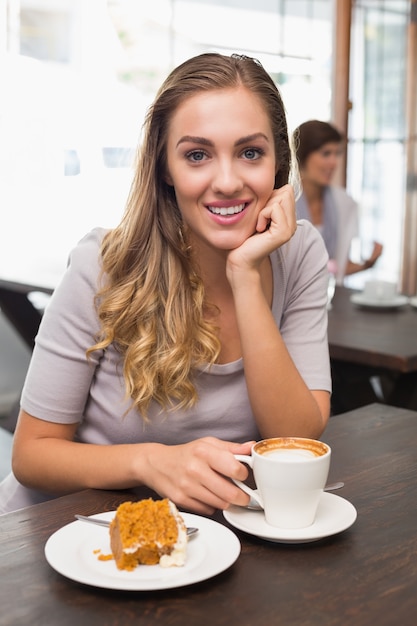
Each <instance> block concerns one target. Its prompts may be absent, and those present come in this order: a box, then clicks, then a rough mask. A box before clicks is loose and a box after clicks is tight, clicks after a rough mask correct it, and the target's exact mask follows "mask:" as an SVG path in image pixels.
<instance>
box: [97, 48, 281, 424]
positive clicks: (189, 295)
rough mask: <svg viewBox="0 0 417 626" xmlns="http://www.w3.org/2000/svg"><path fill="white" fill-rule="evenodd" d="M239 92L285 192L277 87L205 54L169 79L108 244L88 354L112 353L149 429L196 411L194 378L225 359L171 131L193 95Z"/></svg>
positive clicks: (253, 68)
mask: <svg viewBox="0 0 417 626" xmlns="http://www.w3.org/2000/svg"><path fill="white" fill-rule="evenodd" d="M241 85H242V86H244V87H246V88H247V89H249V90H250V91H251V92H252V93H254V94H256V95H257V96H258V97H259V98H260V99H261V101H262V102H263V104H264V106H265V110H266V111H267V113H268V115H269V118H270V121H271V127H272V131H273V134H274V139H275V154H276V160H277V164H278V165H277V173H276V178H275V188H278V187H281V186H282V185H284V184H285V183H287V182H288V179H289V174H290V169H291V160H292V159H291V148H290V145H289V139H288V131H287V122H286V116H285V109H284V105H283V102H282V100H281V96H280V94H279V92H278V89H277V87H276V85H275V83H274V82H273V80H272V79H271V77H270V76H269V75H268V74H267V72H266V71H265V70H264V69H263V67H262V66H261V64H260V63H259V62H258V61H256V60H255V59H252V58H250V57H246V56H240V55H232V56H231V57H228V56H223V55H220V54H214V53H207V54H201V55H199V56H197V57H194V58H192V59H189V60H188V61H185V62H184V63H183V64H182V65H180V66H178V67H177V68H176V69H175V70H173V72H172V73H171V74H170V75H169V76H168V77H167V79H166V80H165V82H164V83H163V85H162V86H161V88H160V90H159V92H158V93H157V95H156V98H155V101H154V103H153V105H152V106H151V107H150V109H149V111H148V113H147V116H146V119H145V123H144V133H143V141H142V144H141V147H140V149H139V151H138V158H137V164H136V168H135V174H134V178H133V181H132V186H131V189H130V193H129V197H128V200H127V205H126V209H125V212H124V215H123V217H122V220H121V222H120V224H119V225H118V226H117V227H116V228H114V229H113V230H111V231H109V232H108V233H107V234H106V236H105V237H104V240H103V244H102V249H101V256H102V265H103V276H104V278H105V281H104V286H103V288H102V289H101V290H100V291H99V292H98V293H97V295H96V306H97V311H98V315H99V319H100V324H101V331H100V335H99V336H98V337H97V343H96V344H95V345H93V346H91V348H90V349H89V350H88V351H87V353H88V354H90V353H91V352H93V351H94V350H99V349H105V348H106V347H107V346H109V345H110V344H111V343H114V344H115V345H116V347H117V349H118V350H119V351H120V353H121V354H122V355H123V375H124V380H125V385H126V393H127V396H128V397H130V398H131V399H132V402H133V405H134V406H135V407H136V408H137V410H138V411H139V412H140V413H141V414H142V415H143V417H144V418H145V419H146V418H147V414H148V409H149V404H150V402H151V401H152V400H155V401H157V402H158V403H159V404H160V405H161V407H163V408H164V409H166V410H168V409H170V408H173V407H174V406H177V407H178V406H179V407H183V408H189V407H191V406H193V405H194V404H195V403H196V401H197V399H198V397H197V392H196V388H195V384H194V375H195V371H196V368H197V367H198V366H204V367H206V366H209V365H210V364H213V363H215V362H216V360H217V359H218V356H219V352H220V342H219V338H218V332H217V328H216V325H215V311H214V308H213V307H211V306H210V303H209V302H207V301H206V297H205V291H204V285H203V282H202V280H201V279H200V277H199V272H198V266H197V263H196V261H195V259H194V258H193V251H192V249H191V247H190V246H188V244H187V234H186V231H185V229H184V227H183V223H182V218H181V213H180V211H179V208H178V205H177V202H176V198H175V190H174V188H173V187H172V186H170V185H169V184H168V183H167V181H166V176H167V140H168V134H169V125H170V121H171V118H172V115H173V114H174V112H175V111H176V110H177V108H178V107H179V106H180V105H181V104H182V103H183V102H184V100H186V99H187V98H189V97H191V96H194V95H195V94H196V93H199V92H203V91H207V90H213V89H215V90H218V89H224V88H230V87H238V86H241Z"/></svg>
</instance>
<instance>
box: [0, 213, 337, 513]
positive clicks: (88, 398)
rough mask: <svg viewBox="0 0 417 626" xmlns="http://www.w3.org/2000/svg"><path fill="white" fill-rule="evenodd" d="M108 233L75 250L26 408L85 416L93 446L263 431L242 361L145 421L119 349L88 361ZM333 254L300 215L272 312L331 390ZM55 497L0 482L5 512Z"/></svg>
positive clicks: (56, 418)
mask: <svg viewBox="0 0 417 626" xmlns="http://www.w3.org/2000/svg"><path fill="white" fill-rule="evenodd" d="M105 232H106V231H105V230H104V229H99V228H97V229H94V230H93V231H91V232H90V233H89V234H87V235H86V236H85V237H84V238H83V239H82V240H81V241H80V243H79V244H78V246H77V247H76V248H75V249H74V250H73V251H72V253H71V255H70V260H69V264H68V268H67V271H66V273H65V275H64V277H63V280H62V282H61V284H60V285H59V286H58V287H57V289H56V290H55V292H54V294H53V296H52V298H51V300H50V302H49V304H48V306H47V308H46V311H45V313H44V316H43V319H42V323H41V326H40V329H39V333H38V336H37V338H36V346H35V349H34V352H33V357H32V360H31V363H30V367H29V370H28V374H27V377H26V381H25V385H24V389H23V393H22V399H21V405H22V407H23V409H24V410H25V411H26V412H27V413H29V414H31V415H33V416H35V417H37V418H40V419H42V420H46V421H50V422H58V423H63V424H71V423H76V422H79V426H78V429H77V433H76V439H77V440H78V441H81V442H89V443H96V444H97V443H98V444H116V443H135V442H137V443H142V442H160V443H164V444H179V443H185V442H187V441H191V440H193V439H196V438H198V437H203V436H207V435H211V436H214V437H218V438H221V439H224V440H229V441H237V442H244V441H248V440H252V439H259V438H260V433H259V431H258V428H257V425H256V422H255V418H254V416H253V413H252V411H251V407H250V403H249V399H248V395H247V389H246V383H245V375H244V369H243V360H242V359H239V360H237V361H234V362H231V363H226V364H216V365H213V366H212V367H211V368H206V369H201V370H199V371H198V372H197V376H196V385H197V390H198V394H199V401H198V403H197V404H196V406H195V407H194V408H192V409H189V410H176V411H173V412H169V413H165V412H161V410H160V407H159V405H157V404H156V403H153V405H151V407H150V411H149V418H150V419H149V421H148V422H145V421H144V420H143V419H142V417H141V416H140V415H139V414H138V413H137V411H136V410H128V409H129V406H130V403H129V402H128V401H127V400H126V399H125V387H124V381H123V376H122V373H121V372H122V363H121V359H120V355H119V354H118V352H117V351H116V349H115V347H114V346H113V345H110V346H109V347H108V348H107V349H106V350H105V351H102V352H99V353H94V354H93V356H92V358H91V360H90V361H88V360H87V358H86V356H85V351H86V349H87V348H88V347H89V346H91V345H93V344H94V336H95V334H96V332H97V331H98V329H99V322H98V317H97V314H96V310H95V307H94V294H95V292H96V291H97V285H98V279H99V275H100V254H99V249H100V244H101V241H102V238H103V236H104V234H105ZM327 260H328V255H327V252H326V250H325V246H324V244H323V240H322V238H321V236H320V235H319V234H318V232H317V230H316V229H315V228H314V227H313V226H312V225H311V224H310V223H309V222H307V221H304V220H300V221H299V222H298V228H297V231H296V233H295V235H294V237H293V238H292V239H291V240H290V241H289V242H288V243H287V244H285V245H283V246H282V247H281V248H279V249H277V250H276V251H274V252H273V253H272V254H271V263H272V269H273V280H274V291H273V303H272V312H273V315H274V318H275V320H276V323H277V325H278V326H279V328H280V331H281V334H282V337H283V339H284V341H285V344H286V346H287V348H288V350H289V352H290V354H291V357H292V359H293V361H294V363H295V365H296V367H297V368H298V370H299V372H300V374H301V375H302V377H303V379H304V380H305V382H306V384H307V385H308V387H309V388H310V389H324V390H327V391H330V390H331V378H330V365H329V354H328V344H327V311H326V298H327V280H328V278H327ZM126 411H127V412H126ZM50 497H51V496H45V494H39V493H37V492H33V491H31V490H28V489H26V488H24V487H22V486H21V485H19V483H18V482H17V481H16V479H15V478H14V476H13V475H9V477H7V478H6V479H5V480H4V481H3V483H1V485H0V513H2V512H3V513H4V512H7V511H11V510H15V509H17V508H22V507H23V506H28V505H30V504H33V503H35V502H38V501H42V500H44V499H47V498H50Z"/></svg>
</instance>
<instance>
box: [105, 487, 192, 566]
mask: <svg viewBox="0 0 417 626" xmlns="http://www.w3.org/2000/svg"><path fill="white" fill-rule="evenodd" d="M110 546H111V550H112V553H113V556H114V559H115V561H116V565H117V567H118V568H119V569H124V570H133V569H135V568H136V566H137V565H156V564H157V563H159V564H160V565H161V566H162V567H171V566H173V565H177V566H181V565H184V563H185V559H186V549H187V529H186V526H185V523H184V520H183V519H182V517H181V515H180V514H179V512H178V509H177V507H176V506H175V504H174V503H173V502H171V501H170V500H168V498H165V499H164V500H152V498H149V499H148V500H141V501H139V502H124V503H123V504H121V505H120V506H119V507H118V509H117V511H116V515H115V517H114V519H113V520H112V522H111V524H110Z"/></svg>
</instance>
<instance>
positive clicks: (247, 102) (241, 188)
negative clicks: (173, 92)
mask: <svg viewBox="0 0 417 626" xmlns="http://www.w3.org/2000/svg"><path fill="white" fill-rule="evenodd" d="M276 167H277V166H276V158H275V149H274V138H273V134H272V129H271V124H270V121H269V118H268V116H267V113H266V111H265V109H264V107H263V105H262V102H261V100H260V99H259V98H258V96H256V95H254V94H253V93H252V92H250V91H249V90H248V89H246V88H244V87H237V88H230V89H219V90H217V89H216V90H211V91H205V92H200V93H198V94H196V95H194V96H191V97H189V98H188V99H187V100H185V101H184V102H183V103H182V104H181V105H180V106H179V107H178V108H177V110H176V111H175V113H174V114H173V116H172V118H171V121H170V124H169V130H168V142H167V170H168V173H167V182H168V184H170V185H172V186H173V187H174V190H175V195H176V199H177V203H178V207H179V210H180V212H181V215H182V218H183V221H184V223H185V224H187V226H188V229H189V236H190V238H191V240H192V241H194V242H199V244H200V245H201V244H203V245H205V246H211V247H214V248H217V249H221V250H231V249H234V248H237V247H238V246H240V245H241V244H242V243H243V242H244V241H245V240H246V239H247V238H248V237H250V236H251V235H252V234H253V233H254V232H255V226H256V222H257V217H258V214H259V211H260V210H261V209H262V208H263V207H264V206H265V204H266V202H267V200H268V199H269V197H270V195H271V193H272V191H273V188H274V181H275V174H276Z"/></svg>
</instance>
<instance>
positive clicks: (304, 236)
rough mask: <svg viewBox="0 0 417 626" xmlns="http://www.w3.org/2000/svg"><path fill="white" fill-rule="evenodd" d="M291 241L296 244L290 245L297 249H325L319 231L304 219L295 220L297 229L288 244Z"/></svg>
mask: <svg viewBox="0 0 417 626" xmlns="http://www.w3.org/2000/svg"><path fill="white" fill-rule="evenodd" d="M291 242H294V243H295V244H296V245H295V246H292V247H296V249H297V250H298V251H300V250H303V251H305V249H306V248H310V247H314V248H317V250H318V251H320V250H321V251H323V250H325V249H326V248H325V245H324V241H323V237H322V236H321V234H320V232H319V231H318V229H317V228H316V227H315V226H314V225H313V224H312V223H311V222H310V221H309V220H306V219H299V220H297V230H296V231H295V233H294V236H293V238H292V239H291V240H290V241H289V242H288V244H290V243H291ZM288 244H287V245H288Z"/></svg>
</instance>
